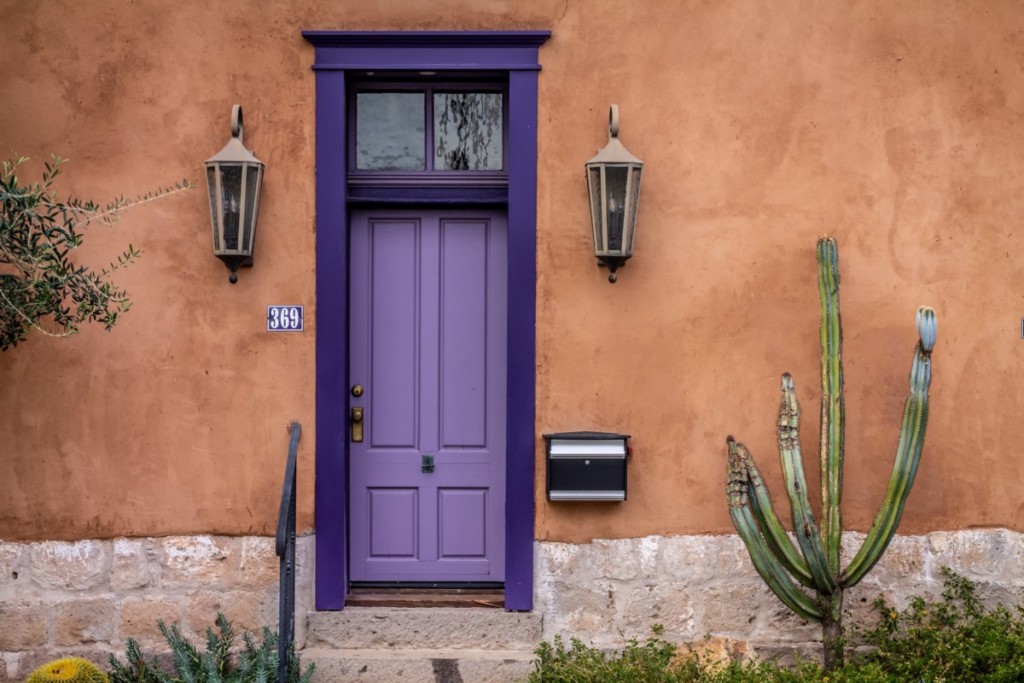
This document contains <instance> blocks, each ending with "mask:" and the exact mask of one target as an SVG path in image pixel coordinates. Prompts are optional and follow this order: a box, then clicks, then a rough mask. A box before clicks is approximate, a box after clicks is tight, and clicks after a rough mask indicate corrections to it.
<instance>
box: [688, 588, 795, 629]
mask: <svg viewBox="0 0 1024 683" xmlns="http://www.w3.org/2000/svg"><path fill="white" fill-rule="evenodd" d="M769 600H775V601H776V602H777V601H778V598H776V597H775V595H774V594H772V593H771V591H769V590H768V587H767V586H766V585H765V584H764V582H763V581H761V579H760V578H756V579H755V580H750V581H743V582H734V581H731V582H729V583H726V584H721V585H716V586H712V587H710V588H708V589H707V590H705V591H703V592H702V593H701V599H700V602H701V604H702V605H703V608H704V609H703V614H701V615H700V622H699V626H698V627H699V628H700V629H701V631H702V632H704V633H713V634H715V635H733V636H737V637H747V636H749V634H751V633H753V632H754V631H755V630H756V629H757V621H758V615H759V613H760V612H761V610H762V609H763V608H765V606H767V605H768V604H769V602H768V601H769ZM772 608H774V605H773V606H772Z"/></svg>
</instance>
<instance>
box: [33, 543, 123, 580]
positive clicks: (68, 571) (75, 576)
mask: <svg viewBox="0 0 1024 683" xmlns="http://www.w3.org/2000/svg"><path fill="white" fill-rule="evenodd" d="M29 570H30V573H31V578H32V581H33V582H34V583H35V584H36V585H38V586H40V587H42V588H50V589H56V590H76V591H77V590H86V589H89V588H95V587H97V586H101V585H103V584H104V583H105V582H106V581H107V579H108V578H109V573H110V544H109V543H107V542H105V541H75V542H73V543H72V542H65V541H44V542H42V543H33V544H31V546H30V549H29Z"/></svg>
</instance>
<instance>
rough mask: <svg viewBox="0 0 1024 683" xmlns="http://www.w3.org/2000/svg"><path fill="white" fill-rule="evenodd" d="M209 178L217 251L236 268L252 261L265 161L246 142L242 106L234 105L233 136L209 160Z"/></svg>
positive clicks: (235, 280) (233, 271) (219, 255)
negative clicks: (244, 142) (255, 154)
mask: <svg viewBox="0 0 1024 683" xmlns="http://www.w3.org/2000/svg"><path fill="white" fill-rule="evenodd" d="M206 182H207V185H208V186H209V189H210V223H211V225H212V226H213V253H214V255H215V256H217V258H219V259H220V260H222V261H224V265H226V266H227V267H228V268H230V269H231V276H230V277H229V278H228V279H229V280H230V281H231V284H234V283H235V282H237V281H238V275H236V274H235V272H236V271H237V270H238V269H239V267H241V266H251V265H252V254H253V250H254V249H255V247H256V215H257V213H259V209H260V187H261V186H262V185H263V162H262V161H260V160H259V159H257V158H256V157H255V156H254V155H253V153H252V152H251V151H249V150H247V149H246V148H245V146H244V145H243V144H242V106H241V105H240V104H236V105H235V106H234V107H232V108H231V139H230V140H228V144H226V145H224V149H222V150H221V151H219V152H217V154H215V155H214V156H212V157H210V158H209V159H207V160H206Z"/></svg>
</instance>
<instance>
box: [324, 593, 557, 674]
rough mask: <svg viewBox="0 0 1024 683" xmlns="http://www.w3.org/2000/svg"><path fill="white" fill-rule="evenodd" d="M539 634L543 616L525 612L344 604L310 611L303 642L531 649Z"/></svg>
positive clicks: (352, 646) (349, 646)
mask: <svg viewBox="0 0 1024 683" xmlns="http://www.w3.org/2000/svg"><path fill="white" fill-rule="evenodd" d="M541 634H542V621H541V615H540V614H534V613H527V612H505V611H504V610H500V609H489V608H484V607H430V608H416V607H348V608H346V609H344V610H342V611H340V612H313V613H310V615H309V618H308V623H307V628H306V642H305V646H306V648H311V649H318V650H328V649H359V650H374V649H398V650H511V651H525V652H527V653H532V652H533V650H534V648H536V647H537V645H538V644H539V643H540V641H541V638H542V635H541ZM531 656H532V655H531ZM431 680H433V679H431Z"/></svg>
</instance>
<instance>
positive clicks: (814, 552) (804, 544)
mask: <svg viewBox="0 0 1024 683" xmlns="http://www.w3.org/2000/svg"><path fill="white" fill-rule="evenodd" d="M778 425H779V428H778V439H779V458H780V460H781V461H782V475H783V478H784V479H785V481H786V493H787V494H788V495H789V506H790V508H791V509H792V512H793V530H794V532H795V533H796V540H797V543H798V544H799V546H800V551H801V552H802V553H803V555H804V559H806V560H807V568H808V569H809V570H810V572H811V576H812V577H814V585H815V588H816V589H817V590H818V591H819V592H821V593H831V592H832V590H833V589H834V588H835V586H836V579H835V577H834V576H833V574H832V573H831V572H830V571H829V569H828V558H827V557H826V556H825V550H824V548H823V547H822V543H821V536H820V535H819V533H818V525H817V524H816V523H815V521H814V513H813V512H812V511H811V503H810V501H809V500H808V498H807V482H806V480H805V479H804V466H803V459H802V458H801V456H800V405H799V404H798V403H797V400H796V388H795V387H794V386H793V377H792V376H791V375H790V374H789V373H788V372H787V373H785V374H784V375H782V400H781V402H780V403H779V422H778Z"/></svg>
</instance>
